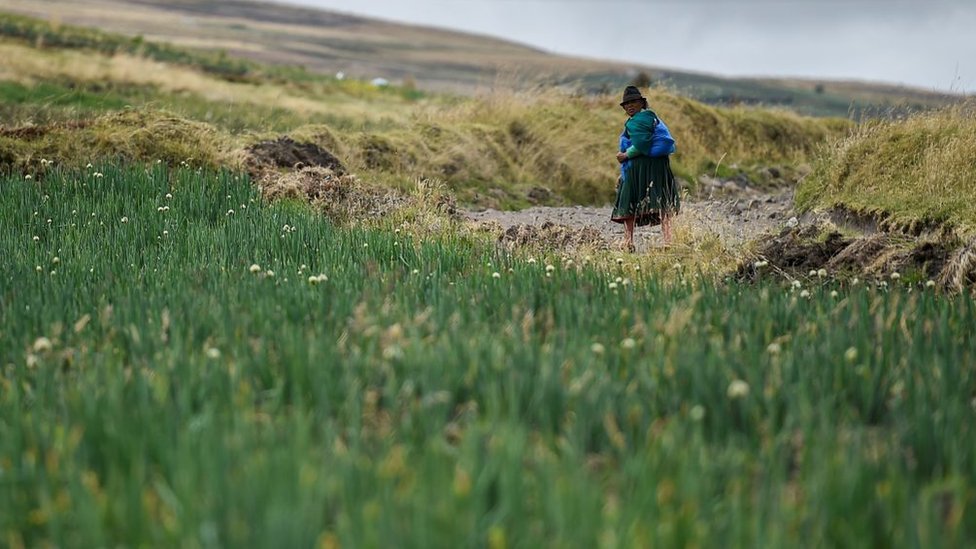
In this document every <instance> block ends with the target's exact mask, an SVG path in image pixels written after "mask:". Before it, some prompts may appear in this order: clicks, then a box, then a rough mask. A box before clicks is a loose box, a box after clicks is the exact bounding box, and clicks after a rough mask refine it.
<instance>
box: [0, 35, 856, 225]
mask: <svg viewBox="0 0 976 549" xmlns="http://www.w3.org/2000/svg"><path fill="white" fill-rule="evenodd" d="M2 21H6V26H5V27H4V26H3V25H0V29H2V28H6V29H8V30H7V31H6V32H7V34H8V37H7V38H4V39H0V54H2V55H0V111H2V114H3V115H4V119H5V120H6V121H8V122H7V123H6V125H5V129H3V130H0V142H2V143H3V145H4V151H5V152H4V156H3V158H0V162H2V167H3V168H5V169H7V170H11V169H13V170H17V171H30V170H32V169H36V168H37V166H38V164H39V162H40V161H41V160H42V159H44V160H53V161H56V162H59V163H69V164H74V165H79V164H85V163H87V162H90V161H94V160H96V159H97V158H98V157H103V156H121V157H124V158H128V159H130V160H158V159H163V160H167V161H173V160H178V161H183V160H193V161H194V162H197V163H202V164H205V165H209V166H218V165H223V166H229V167H240V166H241V162H242V160H243V153H242V151H243V149H244V148H245V147H247V146H248V145H249V144H252V143H254V142H256V141H259V140H261V139H265V138H268V137H272V136H274V135H276V134H281V133H288V134H291V135H292V136H293V137H295V138H296V139H301V140H304V141H308V142H313V143H316V144H318V145H320V146H322V147H324V148H326V149H328V150H330V151H332V152H334V153H335V154H336V155H337V156H338V157H339V158H340V159H341V160H342V162H343V163H344V164H345V165H346V166H348V167H349V168H350V169H352V170H353V171H355V172H357V173H359V174H360V175H362V176H363V177H367V178H369V179H371V180H375V181H379V182H383V183H386V184H390V185H393V186H403V185H407V184H409V183H411V182H412V181H414V180H415V179H418V178H421V179H423V178H435V179H440V180H442V181H444V182H446V183H447V184H448V185H449V186H450V187H451V188H452V189H453V190H454V191H455V192H456V193H457V194H458V196H459V198H460V199H461V200H462V201H464V202H467V203H472V204H484V205H494V206H502V207H512V206H521V205H525V204H527V199H526V195H527V193H528V192H529V191H530V190H531V189H532V188H535V187H546V188H548V189H550V190H551V191H552V192H553V193H554V194H553V195H552V199H551V200H552V201H555V202H572V203H584V204H586V203H597V204H602V203H605V202H607V201H609V200H610V196H611V193H612V189H613V186H614V182H615V180H616V173H617V164H616V161H615V160H614V158H613V154H614V152H615V147H616V139H617V135H618V134H619V132H620V128H621V127H622V124H623V121H624V115H623V113H622V111H620V108H619V107H618V106H617V101H618V99H617V97H616V94H612V95H606V96H569V95H563V94H561V93H554V92H550V93H546V94H540V93H521V94H519V93H506V92H501V91H499V92H496V93H494V94H491V95H485V96H478V97H475V98H464V97H456V96H449V95H442V94H420V93H417V92H415V91H413V90H410V89H404V88H401V87H395V86H394V87H386V88H375V87H372V86H370V85H368V84H364V83H362V82H359V81H354V80H349V79H346V80H342V81H338V80H336V79H334V78H331V77H325V76H318V75H314V74H311V73H306V72H303V71H290V72H289V71H282V70H280V69H276V68H274V67H267V66H264V65H259V64H255V63H251V62H247V63H245V62H240V64H238V61H236V60H233V59H223V58H219V57H218V58H213V57H210V56H206V55H201V54H196V53H192V52H188V51H185V50H181V49H179V48H174V47H171V46H161V45H157V44H152V43H148V42H139V43H133V42H132V41H131V40H128V39H124V38H122V37H119V36H116V35H111V34H103V33H99V32H96V31H91V30H84V29H76V28H73V27H68V26H59V27H54V26H51V25H48V24H47V23H43V22H40V21H37V20H27V19H18V18H10V17H8V18H5V19H0V22H2ZM10 29H14V30H10ZM24 29H27V30H24ZM225 66H229V67H238V68H239V69H240V70H229V69H228V70H224V69H223V68H222V67H225ZM648 96H649V98H650V100H651V104H652V107H653V108H654V109H655V110H656V111H657V112H658V113H659V114H660V115H661V116H662V117H663V118H664V119H665V120H666V121H667V122H668V123H669V125H670V127H671V128H672V131H673V133H674V134H675V136H676V138H677V139H678V148H679V153H678V154H677V155H676V156H675V159H674V160H675V162H674V165H675V169H676V171H677V172H678V173H679V175H681V176H682V177H683V178H684V179H685V180H686V182H687V183H689V184H690V187H689V188H690V189H691V190H693V189H694V184H695V182H696V181H697V179H698V177H699V175H703V174H707V175H719V176H733V175H737V174H740V173H741V174H745V175H749V176H752V177H754V178H756V180H757V183H761V182H762V181H759V175H758V174H759V173H760V171H761V168H764V167H768V166H776V167H778V168H780V170H781V171H782V172H783V173H784V174H786V176H787V177H790V176H795V175H796V174H797V173H800V172H802V170H803V169H804V166H805V165H806V164H807V163H808V162H809V161H810V158H811V154H812V153H813V151H815V150H816V149H817V147H819V146H820V144H821V143H823V142H825V140H826V139H828V138H829V137H831V136H837V135H841V134H842V133H843V132H844V131H845V128H847V127H848V126H849V124H848V123H847V122H844V121H841V120H831V119H814V118H805V117H800V116H797V115H795V114H792V113H790V112H787V111H778V112H777V111H769V110H763V109H758V108H750V107H737V108H716V107H710V106H707V105H704V104H701V103H698V102H696V101H693V100H690V99H687V98H684V97H681V96H679V95H676V94H674V93H672V92H670V91H667V90H663V89H652V90H649V91H648ZM119 111H126V113H127V114H121V115H120V114H117V113H118V112H119ZM25 125H33V129H25V128H22V127H20V126H25ZM146 125H152V126H153V128H155V129H154V131H153V132H151V133H150V132H147V131H145V130H141V129H140V128H142V127H144V126H146ZM194 134H196V135H197V137H194ZM130 135H144V136H146V139H148V140H152V143H145V144H151V145H153V146H155V147H156V149H157V150H154V149H153V146H148V147H144V146H142V145H141V144H140V143H142V142H140V141H139V140H138V139H136V140H132V139H130V138H128V137H123V136H130ZM170 141H172V142H170ZM183 154H186V155H187V157H186V158H179V156H180V155H183Z"/></svg>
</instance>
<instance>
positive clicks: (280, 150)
mask: <svg viewBox="0 0 976 549" xmlns="http://www.w3.org/2000/svg"><path fill="white" fill-rule="evenodd" d="M246 153H247V160H246V164H247V168H248V171H249V172H250V173H251V175H252V176H254V177H258V176H260V175H262V174H264V173H265V172H268V171H277V170H281V169H289V170H295V169H301V168H313V167H316V168H328V169H329V170H331V171H332V172H334V173H335V174H337V175H339V176H342V175H345V174H346V169H345V167H343V165H342V162H340V161H339V159H338V158H336V156H335V155H334V154H332V153H330V152H329V151H327V150H325V149H323V148H322V147H319V146H318V145H316V144H314V143H299V142H297V141H295V140H294V139H292V138H290V137H288V136H284V137H279V138H278V139H276V140H274V141H262V142H260V143H256V144H254V145H251V146H250V147H248V148H247V149H246Z"/></svg>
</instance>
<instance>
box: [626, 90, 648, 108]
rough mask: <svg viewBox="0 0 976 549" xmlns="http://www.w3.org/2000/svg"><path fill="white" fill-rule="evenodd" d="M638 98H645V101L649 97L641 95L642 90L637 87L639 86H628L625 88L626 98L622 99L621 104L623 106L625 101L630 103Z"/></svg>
mask: <svg viewBox="0 0 976 549" xmlns="http://www.w3.org/2000/svg"><path fill="white" fill-rule="evenodd" d="M638 99H643V100H644V102H645V103H646V102H647V98H646V97H644V96H643V95H641V92H640V90H639V89H637V86H627V88H626V89H624V98H623V99H622V100H621V101H620V106H621V107H623V106H624V103H629V102H631V101H635V100H638Z"/></svg>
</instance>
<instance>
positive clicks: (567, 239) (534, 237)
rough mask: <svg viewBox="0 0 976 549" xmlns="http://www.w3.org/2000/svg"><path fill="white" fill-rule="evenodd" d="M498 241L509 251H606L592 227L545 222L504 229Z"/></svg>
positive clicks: (605, 244) (598, 233)
mask: <svg viewBox="0 0 976 549" xmlns="http://www.w3.org/2000/svg"><path fill="white" fill-rule="evenodd" d="M498 241H499V242H500V243H502V244H503V245H505V246H506V247H507V248H509V249H514V248H533V249H539V250H565V251H571V250H579V249H584V248H585V249H590V250H606V249H607V248H608V245H607V241H606V239H604V238H603V236H601V235H600V231H598V230H596V229H594V228H592V227H582V228H573V227H569V226H566V225H557V224H555V223H553V222H551V221H546V222H545V223H543V224H542V225H541V226H536V225H528V224H524V223H520V224H518V225H513V226H511V227H509V228H508V229H506V230H505V231H504V232H503V233H502V234H501V235H500V236H499V237H498Z"/></svg>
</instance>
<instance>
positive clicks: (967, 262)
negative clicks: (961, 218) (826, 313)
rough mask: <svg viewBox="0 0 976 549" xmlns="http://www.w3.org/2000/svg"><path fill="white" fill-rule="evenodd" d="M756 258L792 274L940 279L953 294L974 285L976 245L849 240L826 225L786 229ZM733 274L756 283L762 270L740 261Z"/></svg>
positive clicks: (872, 237) (890, 238) (896, 238)
mask: <svg viewBox="0 0 976 549" xmlns="http://www.w3.org/2000/svg"><path fill="white" fill-rule="evenodd" d="M954 250H955V251H954ZM758 256H759V258H760V259H762V260H764V261H766V262H768V263H769V264H770V265H771V266H772V268H773V269H776V270H779V271H781V272H784V273H786V274H789V275H791V276H804V275H807V274H808V273H809V272H810V271H813V270H820V269H826V271H827V272H828V273H829V275H830V276H844V275H847V276H867V277H885V276H888V275H890V274H891V273H894V272H898V273H901V274H912V275H914V276H916V277H919V278H925V279H930V280H935V279H938V280H940V281H941V283H942V285H943V286H944V287H946V288H949V289H955V290H961V289H962V288H964V287H966V286H968V285H970V284H973V283H974V281H976V241H974V242H971V243H970V244H969V245H967V246H964V247H958V245H957V243H956V242H954V241H953V240H952V239H951V238H941V239H939V240H925V241H923V240H920V239H917V238H914V237H911V236H908V235H904V234H899V233H895V234H891V233H884V232H881V233H874V234H868V235H863V236H859V237H849V236H844V235H842V234H841V233H840V232H838V231H837V230H836V229H835V228H834V227H833V226H832V225H829V224H828V225H826V226H821V225H808V226H806V227H803V228H789V229H785V230H784V231H783V232H782V233H780V235H779V236H777V237H775V238H773V239H771V240H770V241H769V242H767V243H766V244H765V245H764V246H763V247H762V248H761V249H760V250H759V252H758ZM737 274H738V278H739V279H742V280H755V279H757V278H758V276H759V274H760V269H757V267H756V265H755V264H754V263H752V262H750V263H744V264H742V265H740V267H739V269H738V273H737Z"/></svg>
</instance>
